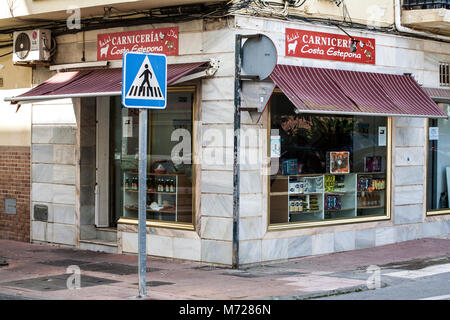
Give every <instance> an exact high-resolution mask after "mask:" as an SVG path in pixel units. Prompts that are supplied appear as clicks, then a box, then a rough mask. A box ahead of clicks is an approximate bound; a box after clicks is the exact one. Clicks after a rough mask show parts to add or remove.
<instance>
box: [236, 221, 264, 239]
mask: <svg viewBox="0 0 450 320" xmlns="http://www.w3.org/2000/svg"><path fill="white" fill-rule="evenodd" d="M261 223H262V221H261V217H246V218H241V219H239V240H256V239H261V238H262V236H263V229H262V226H261Z"/></svg>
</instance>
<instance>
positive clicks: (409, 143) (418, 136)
mask: <svg viewBox="0 0 450 320" xmlns="http://www.w3.org/2000/svg"><path fill="white" fill-rule="evenodd" d="M424 134H425V130H423V128H410V127H400V128H395V146H397V147H421V146H423V145H424V141H425V140H424V137H425V136H424Z"/></svg>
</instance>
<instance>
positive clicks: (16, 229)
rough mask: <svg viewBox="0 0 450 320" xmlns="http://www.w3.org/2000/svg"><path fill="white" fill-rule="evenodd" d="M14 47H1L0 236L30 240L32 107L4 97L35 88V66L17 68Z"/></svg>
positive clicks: (2, 237)
mask: <svg viewBox="0 0 450 320" xmlns="http://www.w3.org/2000/svg"><path fill="white" fill-rule="evenodd" d="M8 39H9V38H8V37H5V36H2V37H1V40H4V41H5V40H8ZM11 50H12V47H7V48H2V49H0V56H1V55H5V56H3V57H0V65H1V68H0V239H9V240H19V241H29V239H30V141H31V108H30V106H28V105H23V106H21V107H20V109H18V108H17V105H11V104H10V103H9V102H5V101H4V100H3V99H4V98H5V97H11V96H15V95H18V94H21V93H23V92H24V91H26V90H27V88H30V87H31V69H30V68H23V67H15V66H14V65H13V63H12V55H10V54H9V55H6V54H7V53H8V52H10V51H11ZM5 198H10V199H15V200H16V214H7V213H6V211H5Z"/></svg>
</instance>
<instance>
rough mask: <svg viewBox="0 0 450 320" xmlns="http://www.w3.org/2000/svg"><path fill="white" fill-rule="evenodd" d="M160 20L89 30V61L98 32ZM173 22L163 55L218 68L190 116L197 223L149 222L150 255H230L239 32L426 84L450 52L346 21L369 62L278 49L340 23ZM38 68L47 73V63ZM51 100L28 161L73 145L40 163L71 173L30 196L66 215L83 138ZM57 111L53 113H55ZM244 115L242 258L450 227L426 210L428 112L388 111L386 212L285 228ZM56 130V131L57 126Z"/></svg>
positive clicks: (356, 244) (68, 47) (128, 245)
mask: <svg viewBox="0 0 450 320" xmlns="http://www.w3.org/2000/svg"><path fill="white" fill-rule="evenodd" d="M166 26H172V24H161V25H151V26H150V25H149V26H137V27H130V28H115V29H108V30H100V31H88V32H86V33H85V39H86V44H85V45H86V46H85V47H86V58H87V61H95V60H96V42H95V41H96V36H97V34H98V33H109V32H118V31H128V30H139V29H146V28H159V27H166ZM178 26H179V27H180V29H179V31H180V45H179V48H180V54H179V56H176V57H173V56H170V57H168V62H169V63H177V62H191V61H200V60H204V59H207V58H218V59H219V60H220V68H219V70H218V72H217V73H216V74H215V76H214V77H211V78H205V79H202V80H201V87H200V89H199V90H200V91H199V97H198V99H200V104H199V107H198V110H197V111H198V113H199V119H198V120H199V122H198V123H197V124H196V125H197V127H198V130H199V131H198V133H199V136H197V139H198V141H199V143H198V144H197V149H196V150H194V151H195V152H196V153H198V155H199V157H200V158H201V159H200V166H199V168H200V169H199V172H198V174H199V178H200V179H199V181H201V183H200V186H199V192H198V193H197V194H198V198H199V199H198V200H199V201H200V205H199V210H198V211H197V213H196V222H195V226H196V229H195V231H186V230H177V229H167V228H158V227H151V228H147V233H148V236H147V241H148V242H147V244H148V246H147V247H148V254H150V255H155V256H162V257H170V258H177V259H186V260H194V261H202V262H207V263H212V264H225V265H229V264H231V259H232V208H233V200H232V194H233V172H232V161H231V159H232V156H233V154H232V153H233V112H234V102H233V97H234V91H233V90H234V37H235V33H237V32H239V33H242V34H248V33H255V32H263V33H265V34H267V35H268V36H269V37H270V38H272V39H273V40H274V42H275V44H276V46H277V50H278V54H279V58H278V62H279V63H287V64H297V65H308V66H315V67H328V68H337V69H352V70H358V71H372V72H385V73H402V72H411V73H413V75H414V77H415V78H416V79H417V80H418V82H419V83H421V84H424V85H425V86H431V87H433V86H434V87H436V86H437V85H438V68H437V65H438V62H439V61H443V60H447V61H448V60H450V58H449V56H448V52H449V46H448V45H447V44H441V43H438V42H435V41H425V40H418V39H414V38H408V37H403V36H395V35H392V34H387V33H374V32H369V31H367V30H366V31H361V30H348V31H349V32H351V34H352V35H354V36H362V37H369V38H376V41H377V55H376V65H374V66H369V65H359V64H351V63H345V62H335V61H324V60H311V59H298V58H287V57H285V56H284V30H285V28H286V27H290V28H299V29H306V30H316V31H321V32H330V33H338V30H337V29H336V28H335V27H326V26H318V25H311V24H306V23H300V22H285V21H280V20H273V19H268V18H254V17H245V16H238V17H236V19H231V18H230V19H223V20H221V21H215V22H212V23H211V22H205V21H202V20H197V21H192V22H186V23H180V24H178ZM218 39H220V41H218ZM57 40H58V46H59V52H58V54H57V56H56V59H57V63H71V62H80V59H81V56H82V53H81V47H82V46H81V44H80V41H81V35H80V34H75V35H64V36H61V37H58V39H57ZM111 65H112V66H120V61H113V62H112V63H111ZM39 74H40V75H42V77H44V73H43V72H39ZM44 78H45V77H44ZM52 104H55V105H54V106H55V107H56V106H58V108H54V109H52V110H58V113H55V114H53V115H52V116H46V117H42V118H41V120H40V121H42V122H39V121H37V122H36V121H34V119H33V154H32V161H33V170H35V169H36V168H35V165H37V164H41V161H43V160H39V159H37V158H35V154H36V153H35V151H37V154H39V150H38V149H39V148H44V147H45V148H56V149H61V148H63V147H65V148H67V150H69V151H70V152H68V155H73V154H75V155H74V156H73V157H70V159H67V160H63V159H56V158H55V157H52V158H51V159H50V158H45V161H49V162H48V163H47V162H44V163H45V164H51V166H52V167H53V168H56V167H58V165H60V164H61V162H62V161H66V162H65V165H66V166H67V167H66V168H65V169H67V170H68V171H69V173H67V175H68V177H70V179H68V180H67V181H64V182H61V181H55V180H50V181H48V180H45V181H40V180H39V179H38V180H33V193H32V194H33V204H34V203H41V202H42V203H47V204H49V206H51V207H55V206H56V207H58V206H61V205H63V206H65V207H66V208H68V209H69V208H70V212H71V213H70V214H68V215H65V217H70V218H71V219H77V212H79V209H77V206H79V203H80V202H79V201H78V200H76V195H74V192H75V190H76V189H77V188H78V186H79V185H80V184H79V182H77V180H76V179H75V180H74V179H73V178H72V176H71V175H73V170H75V172H77V171H76V170H77V168H76V163H77V162H76V161H74V159H76V157H77V156H78V155H77V153H79V152H80V144H79V143H78V142H77V141H78V140H77V138H76V137H77V135H79V134H80V133H79V132H77V121H76V120H75V117H74V113H73V112H74V111H73V105H71V104H67V105H66V104H65V103H59V102H58V103H56V102H53V103H52ZM33 108H36V107H33ZM37 108H42V106H40V107H37ZM44 108H45V107H44ZM47 108H50V106H48V107H47ZM75 109H76V110H78V109H77V108H75ZM34 110H38V109H33V112H34ZM34 114H35V113H33V115H34ZM79 116H80V115H78V117H79ZM81 116H82V115H81ZM53 117H56V118H55V119H53ZM52 119H53V120H52ZM241 124H242V128H243V129H244V132H243V133H242V134H243V136H244V137H245V136H247V137H248V139H246V138H243V139H241V142H242V144H241V147H242V150H243V151H245V153H246V154H247V155H248V156H249V157H256V158H257V159H258V160H259V161H258V162H257V163H250V164H249V163H244V164H243V165H242V166H241V182H240V183H241V184H240V190H241V201H240V230H239V233H240V262H241V264H250V263H258V262H262V261H273V260H283V259H288V258H294V257H300V256H306V255H315V254H324V253H330V252H338V251H345V250H353V249H363V248H368V247H373V246H376V245H384V244H389V243H395V242H399V241H405V240H411V239H417V238H422V237H427V236H437V235H442V234H448V233H449V229H450V226H449V219H450V216H449V215H446V216H440V217H426V216H425V206H424V197H425V191H424V190H425V186H424V183H425V167H424V166H425V137H426V135H425V120H424V119H405V118H402V119H393V130H392V135H393V146H394V147H393V150H392V161H393V168H392V169H393V170H392V175H393V179H392V181H393V185H392V190H393V191H392V192H393V193H392V212H391V220H388V221H378V222H368V223H355V224H347V225H337V226H327V227H315V228H304V229H292V230H284V231H267V221H268V212H267V187H266V186H267V183H266V179H267V176H265V175H264V174H263V172H264V169H265V168H266V165H265V164H264V160H265V155H266V154H267V150H266V144H267V140H266V136H265V134H264V133H263V132H264V131H260V129H263V128H264V127H263V124H264V122H263V121H262V120H261V119H259V115H257V114H250V113H248V112H243V113H242V116H241ZM78 131H79V125H78ZM56 132H61V133H62V134H54V133H56ZM253 134H256V135H257V138H256V139H253V138H252V137H253ZM413 137H415V138H413ZM417 137H419V139H417ZM77 143H78V144H77ZM35 148H36V150H35ZM211 154H214V155H216V156H215V157H216V158H217V157H219V158H222V159H223V161H222V162H220V161H219V162H217V161H216V162H214V161H213V162H205V161H204V160H205V159H208V157H210V156H211ZM41 157H44V153H41ZM40 159H42V158H40ZM408 159H409V160H408ZM63 163H64V162H63ZM413 177H415V179H414V178H413ZM41 184H45V187H47V188H49V187H52V188H56V190H58V193H60V194H61V197H59V196H58V197H54V198H48V197H47V196H46V194H45V192H43V190H44V189H45V188H41V187H43V186H41ZM35 190H36V191H35ZM73 210H75V213H74V211H73ZM77 210H78V211H77ZM58 216H59V215H58ZM54 217H55V215H54V216H53V218H54ZM34 223H35V222H33V237H34V238H35V239H37V240H39V239H41V238H44V231H45V228H44V227H46V228H49V230H52V231H51V232H53V233H52V234H51V236H46V239H47V241H51V242H57V243H66V244H69V243H70V244H74V243H75V245H76V241H77V240H76V239H77V237H78V229H77V228H78V227H77V222H76V221H75V222H73V220H70V221H69V222H68V223H65V222H55V221H53V222H49V223H45V225H43V224H42V223H41V222H36V228H34ZM55 227H56V229H58V228H59V229H62V228H63V227H64V228H66V231H67V232H66V233H64V234H65V235H68V237H69V238H70V239H64V241H65V242H63V241H61V239H58V238H57V237H55V236H54V234H55V233H54V230H55ZM34 232H35V233H34ZM49 234H50V233H49ZM117 238H118V251H119V252H124V253H136V252H137V226H136V225H124V224H119V226H118V237H117ZM68 240H70V241H68ZM58 241H59V242H58Z"/></svg>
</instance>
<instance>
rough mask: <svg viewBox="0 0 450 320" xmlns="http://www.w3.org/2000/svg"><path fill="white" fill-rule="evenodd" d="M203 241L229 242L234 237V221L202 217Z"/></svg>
mask: <svg viewBox="0 0 450 320" xmlns="http://www.w3.org/2000/svg"><path fill="white" fill-rule="evenodd" d="M200 234H201V237H202V239H214V240H228V241H231V240H232V237H233V219H231V218H216V217H201V231H200Z"/></svg>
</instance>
